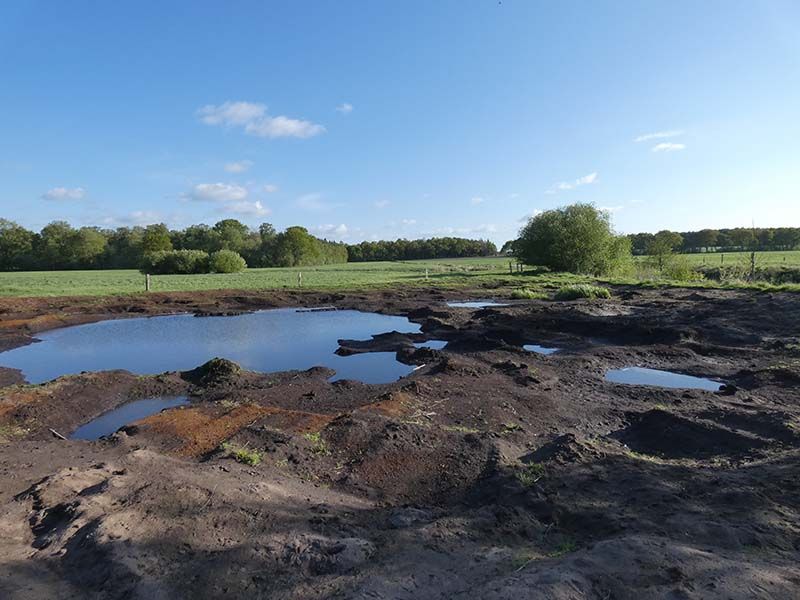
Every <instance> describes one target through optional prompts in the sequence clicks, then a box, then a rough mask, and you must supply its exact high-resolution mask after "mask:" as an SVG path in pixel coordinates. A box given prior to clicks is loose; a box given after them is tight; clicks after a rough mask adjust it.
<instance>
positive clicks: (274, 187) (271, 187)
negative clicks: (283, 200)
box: [263, 183, 278, 194]
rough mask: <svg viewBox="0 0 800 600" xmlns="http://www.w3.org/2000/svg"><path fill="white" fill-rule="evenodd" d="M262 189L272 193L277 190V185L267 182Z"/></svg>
mask: <svg viewBox="0 0 800 600" xmlns="http://www.w3.org/2000/svg"><path fill="white" fill-rule="evenodd" d="M263 189H264V191H265V192H267V193H268V194H274V193H275V192H277V191H278V186H277V185H273V184H271V183H268V184H267V185H265V186H264V188H263Z"/></svg>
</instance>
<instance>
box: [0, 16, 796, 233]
mask: <svg viewBox="0 0 800 600" xmlns="http://www.w3.org/2000/svg"><path fill="white" fill-rule="evenodd" d="M0 81H1V82H2V83H0V107H2V110H0V136H2V143H0V216H3V217H5V218H9V219H13V220H16V221H18V222H20V223H22V224H24V225H26V226H28V227H32V228H36V229H38V228H41V227H42V226H43V225H45V224H46V223H47V222H49V221H52V220H55V219H66V220H68V221H70V222H71V223H73V224H74V225H87V224H94V225H101V226H105V227H115V226H120V225H133V224H147V223H150V222H160V221H163V222H166V223H167V224H168V225H170V226H172V227H184V226H186V225H188V224H191V223H197V222H206V223H210V224H212V223H214V222H215V221H217V220H219V219H221V218H226V217H235V218H239V219H241V220H242V221H244V222H246V223H248V224H251V225H253V226H256V225H257V224H258V223H260V222H262V221H269V222H272V223H274V224H275V225H276V226H277V227H278V228H283V227H286V226H289V225H294V224H301V225H304V226H307V227H308V228H309V229H310V230H311V231H312V232H314V233H317V234H319V235H324V236H325V237H328V238H334V239H343V240H346V241H359V240H362V239H386V238H392V239H393V238H396V237H407V238H416V237H428V236H433V235H462V236H468V237H482V238H490V239H492V240H494V241H496V242H503V241H505V240H507V239H510V238H513V237H514V236H515V234H516V232H517V230H518V229H519V227H520V226H521V224H522V223H521V221H522V220H524V218H525V217H526V215H531V214H534V213H535V212H536V211H540V210H544V209H548V208H552V207H556V206H561V205H564V204H569V203H572V202H576V201H585V202H594V203H595V204H596V205H597V206H600V207H606V208H609V209H611V210H613V216H614V223H615V226H616V228H617V230H619V231H621V232H625V233H628V232H635V231H656V230H659V229H664V228H669V229H677V230H689V229H699V228H703V227H734V226H749V225H750V224H751V223H753V222H755V224H756V225H757V226H781V225H794V226H800V3H797V2H792V1H784V0H781V1H770V0H761V1H759V2H749V1H748V2H744V1H741V2H740V1H732V0H725V1H718V2H715V1H710V0H708V1H702V2H697V1H695V0H692V1H681V0H678V1H675V0H670V1H663V2H656V1H652V2H639V1H636V2H621V1H615V2H595V1H585V2H578V1H570V2H535V1H533V0H526V1H521V0H502V3H500V2H498V1H497V0H494V1H483V0H470V1H463V0H458V1H437V2H431V1H424V2H412V1H402V2H388V1H375V2H367V1H363V2H349V1H337V2H330V1H321V0H320V1H318V2H304V1H299V0H292V1H291V2H290V1H288V0H287V1H286V2H246V1H237V2H231V3H224V2H221V1H219V2H207V1H206V2H204V1H192V2H188V1H187V2H163V1H159V2H149V1H143V0H138V1H136V2H105V3H103V2H81V1H78V0H71V1H70V2H57V1H55V0H53V1H50V2H32V1H28V2H23V1H20V2H13V1H12V0H9V1H8V2H4V3H3V4H2V7H0ZM637 140H638V141H637Z"/></svg>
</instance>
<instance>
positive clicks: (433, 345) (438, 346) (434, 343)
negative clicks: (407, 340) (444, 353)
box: [414, 340, 447, 350]
mask: <svg viewBox="0 0 800 600" xmlns="http://www.w3.org/2000/svg"><path fill="white" fill-rule="evenodd" d="M445 346H447V342H446V341H444V340H428V341H427V342H417V343H416V344H414V348H430V349H431V350H442V349H443V348H444V347H445Z"/></svg>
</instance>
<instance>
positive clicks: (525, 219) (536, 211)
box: [519, 208, 544, 223]
mask: <svg viewBox="0 0 800 600" xmlns="http://www.w3.org/2000/svg"><path fill="white" fill-rule="evenodd" d="M543 212H544V211H543V210H542V209H541V208H535V209H533V212H531V213H528V214H527V215H525V216H524V217H520V219H519V222H520V223H527V222H528V221H530V220H531V219H532V218H533V217H537V216H539V215H540V214H542V213H543Z"/></svg>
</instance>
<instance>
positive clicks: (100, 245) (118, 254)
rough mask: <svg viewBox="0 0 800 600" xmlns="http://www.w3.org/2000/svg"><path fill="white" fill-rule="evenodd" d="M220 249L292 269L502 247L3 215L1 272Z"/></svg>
mask: <svg viewBox="0 0 800 600" xmlns="http://www.w3.org/2000/svg"><path fill="white" fill-rule="evenodd" d="M174 251H179V252H180V254H176V253H175V252H174ZM189 251H196V252H195V253H194V254H192V253H190V252H189ZM220 251H231V252H235V253H237V254H239V255H240V256H241V257H242V258H243V259H244V260H245V262H246V264H247V266H249V267H294V266H311V265H324V264H334V263H345V262H348V261H353V262H361V261H377V260H412V259H418V258H455V257H461V256H487V255H492V254H496V253H497V248H496V247H495V246H494V244H493V243H492V242H489V241H483V240H466V239H461V238H449V237H448V238H432V239H427V240H413V241H408V240H396V241H387V242H383V241H382V242H362V243H361V244H353V245H346V244H344V243H341V242H331V241H328V240H324V239H320V238H317V237H315V236H313V235H311V234H310V233H309V232H308V230H307V229H305V228H304V227H299V226H294V227H288V228H287V229H285V230H284V231H280V232H278V231H276V229H275V228H274V227H273V226H272V225H271V224H270V223H262V224H261V225H260V226H259V227H258V228H257V229H251V228H250V227H248V226H247V225H245V224H244V223H241V222H240V221H238V220H236V219H224V220H222V221H219V222H218V223H216V224H214V225H213V226H209V225H205V224H200V225H191V226H189V227H186V228H185V229H169V228H168V227H167V226H166V225H164V224H163V223H159V224H154V225H148V226H146V227H119V228H116V229H103V228H100V227H80V228H74V227H72V226H71V225H70V224H69V223H67V222H65V221H54V222H52V223H50V224H48V225H46V226H45V227H44V228H42V230H41V231H39V232H38V233H37V232H34V231H30V230H28V229H26V228H24V227H22V226H21V225H19V224H17V223H15V222H13V221H9V220H6V219H0V270H2V271H31V270H47V271H50V270H69V269H138V268H145V269H148V268H149V267H152V268H153V269H155V270H160V269H169V268H171V267H170V266H169V265H171V264H172V263H179V264H181V265H182V267H181V268H182V269H183V272H193V271H194V272H200V270H201V269H203V268H205V267H204V266H203V260H205V259H204V258H203V255H202V253H204V254H205V255H208V256H209V257H210V256H212V255H214V254H215V253H219V252H220ZM198 252H199V253H200V254H198ZM154 259H158V261H157V262H154ZM229 259H230V258H229ZM159 261H160V262H159ZM184 263H185V264H184ZM189 263H192V265H189ZM159 265H160V266H159ZM187 265H188V266H187ZM155 270H154V271H153V272H155Z"/></svg>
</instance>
